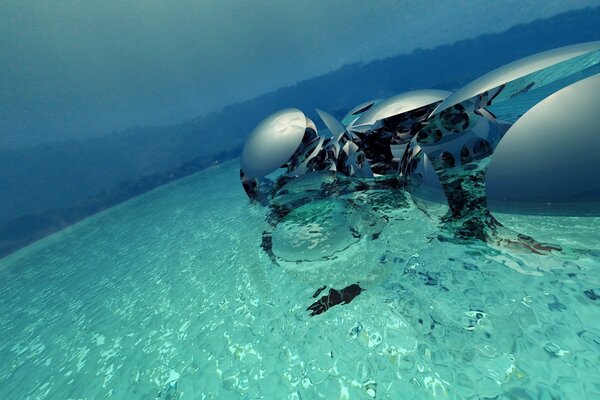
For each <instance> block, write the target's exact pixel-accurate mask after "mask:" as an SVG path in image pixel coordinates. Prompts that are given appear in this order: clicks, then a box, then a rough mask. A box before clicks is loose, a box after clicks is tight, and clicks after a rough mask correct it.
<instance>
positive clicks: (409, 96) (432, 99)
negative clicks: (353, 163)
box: [353, 89, 451, 129]
mask: <svg viewBox="0 0 600 400" xmlns="http://www.w3.org/2000/svg"><path fill="white" fill-rule="evenodd" d="M450 94H451V92H448V91H446V90H433V89H427V90H414V91H410V92H405V93H401V94H398V95H396V96H392V97H390V98H388V99H385V100H383V101H381V102H379V103H377V104H375V105H374V106H373V107H371V108H370V109H369V110H367V111H366V112H365V113H363V114H362V115H361V116H360V117H359V118H358V119H357V120H356V121H355V122H354V123H353V128H357V129H361V127H371V126H372V125H373V124H375V122H377V121H379V120H382V119H385V118H389V117H391V116H394V115H399V114H403V113H406V112H409V111H412V110H415V109H417V108H421V107H424V106H426V105H429V104H432V103H436V102H439V101H442V100H444V99H445V98H446V97H448V96H449V95H450Z"/></svg>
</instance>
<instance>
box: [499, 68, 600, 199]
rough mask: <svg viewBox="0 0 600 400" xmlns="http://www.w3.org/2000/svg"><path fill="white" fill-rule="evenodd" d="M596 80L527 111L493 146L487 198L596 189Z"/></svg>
mask: <svg viewBox="0 0 600 400" xmlns="http://www.w3.org/2000/svg"><path fill="white" fill-rule="evenodd" d="M599 104H600V74H598V75H594V76H592V77H589V78H586V79H584V80H582V81H579V82H577V83H574V84H572V85H570V86H567V87H566V88H564V89H562V90H560V91H558V92H556V93H554V94H553V95H551V96H549V97H547V98H546V99H544V100H542V101H541V102H540V103H538V104H537V105H536V106H534V107H533V108H531V110H529V111H528V112H527V113H525V115H523V116H522V117H521V118H520V119H519V120H517V122H516V123H515V124H514V125H513V126H512V128H510V129H509V130H508V132H507V133H506V135H505V136H504V138H503V139H502V141H500V143H499V144H498V147H497V148H496V151H495V153H494V156H493V157H492V159H491V162H490V165H489V170H488V174H487V186H488V193H493V194H494V197H498V196H497V195H496V193H511V194H515V193H516V194H518V195H519V196H520V197H521V198H526V197H528V198H532V199H533V198H536V199H540V198H547V199H548V200H551V199H552V198H553V197H555V195H556V194H557V193H559V194H561V195H563V196H564V195H567V194H570V195H575V194H582V193H583V194H585V192H586V191H589V190H590V189H592V186H595V187H600V182H598V171H600V158H599V157H598V151H599V150H600V130H599V128H598V119H599V115H598V111H599V110H600V109H599Z"/></svg>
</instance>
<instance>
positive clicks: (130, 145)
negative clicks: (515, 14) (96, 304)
mask: <svg viewBox="0 0 600 400" xmlns="http://www.w3.org/2000/svg"><path fill="white" fill-rule="evenodd" d="M599 39H600V7H596V8H588V9H584V10H578V11H572V12H568V13H564V14H560V15H557V16H555V17H552V18H549V19H545V20H538V21H535V22H531V23H528V24H524V25H518V26H515V27H513V28H511V29H509V30H507V31H505V32H502V33H498V34H486V35H482V36H479V37H477V38H474V39H469V40H462V41H459V42H456V43H454V44H449V45H445V46H440V47H436V48H434V49H428V50H421V49H419V50H415V51H414V52H412V53H411V54H407V55H398V56H394V57H389V58H385V59H382V60H377V61H373V62H370V63H366V64H361V63H356V64H348V65H345V66H343V67H341V68H339V69H337V70H335V71H332V72H330V73H328V74H325V75H323V76H319V77H316V78H313V79H309V80H305V81H302V82H298V83H297V84H295V85H293V86H289V87H285V88H281V89H279V90H276V91H274V92H271V93H267V94H264V95H261V96H258V97H256V98H255V99H252V100H249V101H245V102H242V103H239V104H234V105H231V106H228V107H225V108H224V109H223V110H222V111H221V112H219V113H211V114H209V115H206V116H203V117H199V118H196V119H193V120H190V121H186V122H183V123H181V124H177V125H174V126H168V127H157V128H144V129H131V130H128V131H125V132H122V133H119V134H113V135H109V136H105V137H101V138H96V139H92V140H88V141H82V142H76V141H71V142H64V143H53V144H44V145H40V146H35V147H28V148H23V149H19V150H10V151H9V150H4V151H2V150H0V193H2V198H1V200H0V201H1V204H0V256H2V255H3V254H6V253H7V252H9V251H12V250H14V249H15V248H17V247H20V246H22V245H25V244H27V243H28V242H31V241H32V240H35V239H36V238H39V237H41V236H44V235H46V234H48V233H49V232H52V231H55V230H57V229H60V228H61V227H64V226H65V225H69V224H71V223H73V222H75V221H77V220H79V219H82V218H84V217H86V216H88V215H90V214H92V213H94V212H97V211H98V210H100V209H102V208H106V207H108V206H111V205H113V204H115V203H116V202H119V201H123V200H125V199H127V198H130V197H133V196H135V195H138V194H140V193H142V192H144V191H146V190H150V189H152V188H154V187H156V186H157V185H160V184H164V183H166V182H168V181H170V180H172V179H174V177H181V176H185V175H187V174H191V173H194V172H196V171H197V170H199V169H201V168H204V167H206V166H207V165H209V164H210V163H211V162H213V161H215V160H222V159H224V158H227V157H230V158H232V157H235V156H237V155H239V151H240V148H241V145H242V143H243V142H244V139H245V137H246V136H247V135H248V133H249V132H250V131H251V130H252V129H253V127H254V126H255V125H256V124H257V123H258V122H260V120H261V119H263V118H264V117H265V116H267V115H269V114H270V113H272V112H275V111H277V110H279V109H281V108H285V107H297V108H300V109H302V110H303V111H305V112H306V113H307V114H308V115H309V116H310V117H311V118H313V119H314V121H315V122H316V123H317V124H319V122H320V121H319V119H318V118H317V116H316V113H315V112H314V109H315V108H320V109H324V110H328V111H330V112H332V113H333V114H334V115H336V116H338V117H341V116H342V115H343V114H345V112H346V110H348V109H350V108H352V107H353V106H354V105H356V104H358V103H360V102H362V101H365V100H369V99H373V98H385V97H389V96H391V95H393V94H396V93H399V92H403V91H406V90H412V89H421V88H439V89H449V90H454V89H458V88H459V87H461V86H462V85H464V84H466V83H468V82H469V81H470V80H472V79H474V78H476V77H478V76H479V75H481V74H483V73H485V72H487V71H489V70H491V69H494V68H496V67H498V66H501V65H503V64H506V63H508V62H510V61H513V60H515V59H518V58H521V57H523V56H527V55H530V54H533V53H537V52H540V51H544V50H547V49H551V48H555V47H560V46H564V45H568V44H572V43H577V42H585V41H591V40H599ZM398 40H399V41H400V40H402V38H398ZM116 192H118V195H115V193H116ZM90 204H93V206H90ZM16 236H18V237H19V240H15V239H16Z"/></svg>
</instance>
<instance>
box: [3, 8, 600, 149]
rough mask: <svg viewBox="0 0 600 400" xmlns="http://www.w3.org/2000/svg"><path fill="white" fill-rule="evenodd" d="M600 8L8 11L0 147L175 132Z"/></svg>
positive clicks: (4, 46) (74, 9) (18, 9)
mask: <svg viewBox="0 0 600 400" xmlns="http://www.w3.org/2000/svg"><path fill="white" fill-rule="evenodd" d="M598 5H600V0H570V1H564V0H531V1H526V0H505V1H499V0H498V1H494V0H485V1H484V0H482V1H477V0H471V1H467V0H401V1H392V0H378V1H364V0H343V1H341V0H340V1H325V0H298V1H286V0H277V1H275V0H274V1H263V0H252V1H227V0H220V1H212V0H203V1H176V0H165V1H158V0H118V1H112V0H85V1H84V0H80V1H77V0H69V1H67V0H52V1H43V0H31V1H29V0H0V147H5V146H8V145H11V146H19V145H24V144H31V143H36V142H42V141H52V140H57V139H63V138H78V137H79V138H81V137H87V136H91V135H98V134H102V133H110V132H112V131H115V130H121V129H124V128H127V127H132V126H153V125H164V124H171V123H176V122H179V121H181V120H184V119H187V118H193V117H196V116H200V115H203V114H206V113H207V112H209V111H214V110H219V109H220V108H221V107H222V106H224V105H227V104H230V103H232V102H235V101H240V100H244V99H247V98H251V97H254V96H256V95H257V94H260V93H262V92H266V91H269V90H272V89H276V88H278V87H281V86H284V85H290V84H293V83H295V82H296V81H299V80H302V79H305V78H308V77H312V76H316V75H320V74H322V73H325V72H328V71H330V70H332V69H335V68H337V67H339V66H341V65H342V64H345V63H349V62H355V61H369V60H372V59H375V58H384V57H387V56H391V55H395V54H400V53H406V52H410V51H411V50H413V49H415V48H417V47H421V48H428V47H434V46H436V45H440V44H444V43H449V42H454V41H456V40H459V39H465V38H469V37H474V36H477V35H479V34H481V33H487V32H498V31H501V30H505V29H507V28H509V27H511V26H513V25H515V24H517V23H522V22H528V21H531V20H534V19H538V18H545V17H549V16H552V15H555V14H557V13H560V12H563V11H566V10H569V9H575V8H582V7H586V6H598Z"/></svg>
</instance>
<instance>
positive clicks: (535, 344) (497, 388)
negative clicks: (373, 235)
mask: <svg viewBox="0 0 600 400" xmlns="http://www.w3.org/2000/svg"><path fill="white" fill-rule="evenodd" d="M400 196H402V195H401V194H400ZM400 200H402V201H399V204H405V206H404V207H400V208H398V209H396V210H394V211H387V217H388V219H389V221H387V223H386V224H385V225H384V226H383V230H381V234H380V236H379V238H378V239H377V240H367V239H366V238H362V239H360V240H350V241H348V243H347V245H344V246H339V247H335V244H336V243H337V244H339V243H340V242H339V241H337V242H336V241H335V240H336V237H333V238H329V239H330V240H332V241H333V242H332V246H334V251H335V254H336V257H333V258H332V259H327V260H323V259H320V258H318V257H315V258H314V260H312V259H311V260H312V261H308V262H305V263H301V264H297V263H294V262H285V260H280V262H279V263H277V264H275V263H273V262H272V261H271V260H270V259H269V257H268V256H267V254H266V253H264V252H263V250H262V249H261V247H260V243H261V234H262V232H263V231H264V230H265V229H266V228H267V226H266V223H265V210H264V209H262V208H260V207H252V206H249V205H248V202H247V200H246V197H245V194H244V192H243V190H242V188H241V185H240V184H239V172H238V164H237V161H233V162H229V163H226V164H223V165H221V166H218V167H214V168H211V169H209V170H205V171H203V172H201V173H198V174H196V175H194V176H192V177H189V178H187V179H184V180H181V181H178V182H175V183H174V184H171V185H168V186H165V187H162V188H159V189H158V190H155V191H153V192H150V193H148V194H146V195H143V196H140V197H138V198H136V199H134V200H131V201H128V202H127V203H124V204H122V205H119V206H117V207H114V208H112V209H110V210H107V211H105V212H103V213H101V214H98V215H96V216H94V217H91V218H89V219H87V220H85V221H83V222H81V223H79V224H77V225H74V226H72V227H70V228H68V229H66V230H64V231H62V232H59V233H57V234H55V235H52V236H50V237H48V238H46V239H44V240H42V241H40V242H38V243H36V244H34V245H32V246H30V247H28V248H25V249H23V250H21V251H19V252H17V253H15V254H13V255H11V256H9V257H7V258H5V259H2V260H0V280H1V282H2V290H1V292H0V310H1V311H2V312H1V313H0V331H1V332H2V334H1V337H0V392H1V394H0V397H1V398H2V399H101V398H115V399H320V398H322V399H365V398H366V399H369V398H377V399H387V398H389V399H404V398H411V399H412V398H417V399H421V398H423V399H434V398H440V399H476V398H497V399H530V398H531V399H538V398H540V399H541V398H543V399H550V398H560V399H567V398H569V399H586V398H587V399H594V398H600V378H599V376H600V322H599V321H600V318H598V317H599V316H600V308H599V307H600V273H599V272H600V232H599V230H598V229H597V227H598V225H599V223H600V218H599V217H547V216H525V215H508V214H502V215H500V214H499V215H497V217H498V219H500V220H501V221H502V222H503V223H504V224H505V225H507V226H509V227H511V228H513V229H515V230H517V231H519V232H521V233H526V234H528V235H530V236H533V237H535V238H536V239H538V240H540V241H546V242H551V243H557V244H560V245H562V246H565V247H573V248H579V249H588V250H591V251H590V252H588V253H582V254H583V255H580V256H578V257H573V256H571V257H568V256H561V255H545V256H542V255H535V254H526V253H514V252H509V251H508V250H506V249H502V248H496V247H490V246H487V245H484V244H468V243H462V244H458V243H452V242H443V241H439V240H437V239H436V237H437V233H438V232H439V226H438V218H437V216H438V215H441V213H442V212H443V209H442V208H441V207H437V209H436V207H430V210H429V211H430V212H429V216H428V215H426V214H424V213H423V212H421V211H420V210H419V209H417V207H416V206H415V204H414V203H413V202H412V201H411V200H410V199H409V198H400ZM404 200H405V201H404ZM363 201H364V203H365V204H369V203H370V202H371V201H372V199H369V198H368V197H367V198H365V199H363ZM332 209H333V210H336V208H335V207H332ZM336 212H337V211H336ZM313 228H314V227H313ZM311 232H312V233H313V234H315V235H322V234H323V233H322V232H321V233H319V231H318V229H317V230H314V229H312V230H310V231H309V233H311ZM315 232H317V233H315ZM333 232H336V231H335V230H334V231H333ZM336 234H337V233H336ZM344 235H345V233H344V231H340V232H339V236H337V238H338V239H339V240H341V241H344V240H346V239H347V238H346V237H345V236H344ZM276 239H277V235H274V246H280V249H279V251H280V254H284V253H285V251H284V250H285V249H283V248H281V246H283V244H281V243H279V244H278V242H277V240H276ZM329 239H328V240H329ZM355 239H356V238H355ZM281 240H282V239H281ZM307 240H309V241H310V237H309V238H308V239H307ZM355 282H360V285H361V286H362V287H363V288H365V289H366V290H365V291H364V292H363V293H361V294H360V296H358V297H356V298H355V299H354V300H353V301H352V303H350V304H347V305H339V306H336V307H333V308H331V309H330V310H328V311H327V312H325V313H323V314H321V315H317V316H315V317H309V316H308V312H307V311H306V308H307V307H308V306H309V305H310V304H311V303H312V302H313V301H314V299H313V298H312V297H311V296H312V295H313V293H314V292H315V290H316V289H317V288H319V287H321V286H323V285H327V286H328V287H333V288H338V289H340V288H343V287H345V286H347V285H349V284H352V283H355Z"/></svg>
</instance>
